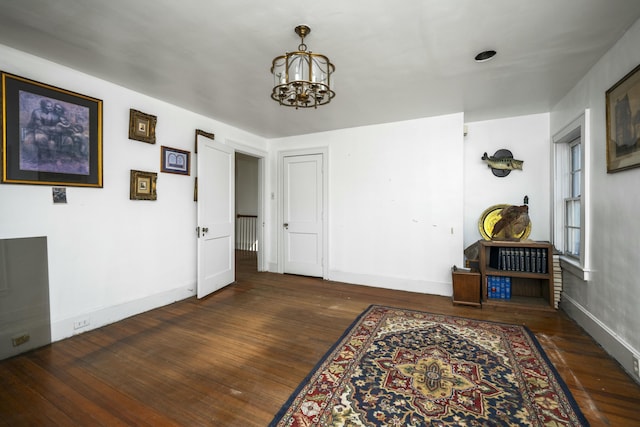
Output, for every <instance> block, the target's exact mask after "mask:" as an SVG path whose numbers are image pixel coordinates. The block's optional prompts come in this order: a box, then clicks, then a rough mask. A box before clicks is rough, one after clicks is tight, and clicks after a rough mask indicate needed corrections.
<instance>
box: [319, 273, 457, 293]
mask: <svg viewBox="0 0 640 427" xmlns="http://www.w3.org/2000/svg"><path fill="white" fill-rule="evenodd" d="M328 279H329V280H333V281H336V282H343V283H353V284H355V285H366V286H373V287H376V288H385V289H395V290H399V291H408V292H418V293H422V294H432V295H442V296H447V297H450V296H451V295H452V294H453V287H452V285H451V282H449V283H445V282H431V281H426V280H413V279H403V278H398V277H385V276H373V275H368V274H358V273H347V272H344V271H336V270H331V271H329V278H328Z"/></svg>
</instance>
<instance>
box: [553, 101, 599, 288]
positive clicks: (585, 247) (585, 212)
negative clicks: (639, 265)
mask: <svg viewBox="0 0 640 427" xmlns="http://www.w3.org/2000/svg"><path fill="white" fill-rule="evenodd" d="M589 123H590V110H589V109H588V108H587V109H586V110H585V111H584V114H581V115H580V117H578V118H577V119H575V120H574V121H572V122H571V123H569V124H568V125H567V126H565V127H564V128H563V129H562V130H560V131H559V132H558V133H556V134H555V135H554V136H553V137H552V138H551V140H552V141H553V145H554V147H553V149H552V150H551V157H552V158H551V162H552V163H551V164H552V168H551V170H552V174H553V176H552V177H551V182H552V183H553V194H552V219H551V232H552V241H553V244H554V246H555V247H556V248H557V249H558V250H559V251H560V252H561V255H560V265H561V266H562V268H563V269H564V270H565V271H567V272H569V273H571V274H573V275H575V276H577V277H578V278H580V279H582V280H584V281H589V280H590V278H591V258H590V253H589V252H590V247H591V241H590V234H591V233H590V232H589V231H590V230H591V215H590V214H589V201H590V188H591V185H590V182H591V174H590V168H591V149H590V145H591V132H590V130H589ZM576 137H580V144H581V146H582V147H581V150H580V151H581V155H582V159H581V163H582V177H581V180H580V182H581V184H580V185H581V189H580V224H581V230H582V231H581V233H580V259H579V260H578V259H577V258H575V257H571V256H565V255H562V252H564V248H565V234H564V221H565V220H564V211H565V208H564V197H565V194H567V188H565V186H566V184H567V179H566V177H565V175H566V174H568V170H567V164H568V163H567V162H568V155H569V144H568V143H569V142H570V141H573V140H575V139H576Z"/></svg>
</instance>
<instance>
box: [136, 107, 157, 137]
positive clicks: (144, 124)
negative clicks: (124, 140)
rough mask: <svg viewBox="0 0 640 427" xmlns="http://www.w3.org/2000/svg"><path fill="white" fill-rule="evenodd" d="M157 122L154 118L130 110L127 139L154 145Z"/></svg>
mask: <svg viewBox="0 0 640 427" xmlns="http://www.w3.org/2000/svg"><path fill="white" fill-rule="evenodd" d="M157 120H158V119H157V117H156V116H152V115H151V114H145V113H142V112H140V111H138V110H134V109H130V110H129V139H135V140H136V141H142V142H146V143H148V144H155V143H156V122H157Z"/></svg>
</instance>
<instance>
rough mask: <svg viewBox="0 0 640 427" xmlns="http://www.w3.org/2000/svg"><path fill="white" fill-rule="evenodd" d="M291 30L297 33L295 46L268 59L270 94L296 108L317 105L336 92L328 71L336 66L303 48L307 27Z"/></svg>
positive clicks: (276, 99)
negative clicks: (271, 88)
mask: <svg viewBox="0 0 640 427" xmlns="http://www.w3.org/2000/svg"><path fill="white" fill-rule="evenodd" d="M294 31H295V33H296V34H297V35H298V36H299V37H300V44H299V45H298V50H297V51H293V52H287V53H285V54H284V55H282V56H277V57H275V58H274V59H273V61H272V63H271V74H273V80H274V84H273V90H272V91H271V98H272V99H273V100H274V101H276V102H278V103H279V104H280V105H284V106H286V107H295V108H296V110H297V109H298V108H310V107H313V108H318V106H319V105H324V104H328V103H329V102H331V99H332V98H333V97H334V96H335V95H336V93H335V92H334V91H333V89H332V83H331V74H333V72H334V70H335V68H336V67H335V66H334V65H333V64H332V63H331V61H330V60H329V58H327V57H326V56H325V55H321V54H319V53H313V52H311V51H307V45H306V44H304V38H305V37H306V36H307V35H308V34H309V33H310V32H311V28H309V27H308V26H306V25H298V26H297V27H296V28H295V30H294Z"/></svg>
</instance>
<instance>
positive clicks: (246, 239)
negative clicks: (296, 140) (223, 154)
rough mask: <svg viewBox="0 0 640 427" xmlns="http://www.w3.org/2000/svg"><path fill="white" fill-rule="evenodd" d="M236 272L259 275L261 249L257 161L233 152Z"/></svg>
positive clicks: (258, 168)
mask: <svg viewBox="0 0 640 427" xmlns="http://www.w3.org/2000/svg"><path fill="white" fill-rule="evenodd" d="M235 166H236V168H235V180H236V186H235V187H236V189H235V200H236V206H235V210H236V222H235V241H236V246H235V249H236V255H235V256H236V270H237V271H238V272H256V271H258V256H259V252H260V251H261V250H262V248H260V241H261V239H260V230H261V228H262V227H261V226H260V159H258V158H257V157H253V156H250V155H247V154H243V153H239V152H236V164H235Z"/></svg>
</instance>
